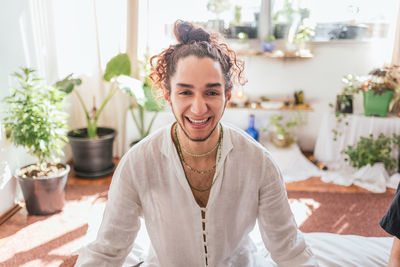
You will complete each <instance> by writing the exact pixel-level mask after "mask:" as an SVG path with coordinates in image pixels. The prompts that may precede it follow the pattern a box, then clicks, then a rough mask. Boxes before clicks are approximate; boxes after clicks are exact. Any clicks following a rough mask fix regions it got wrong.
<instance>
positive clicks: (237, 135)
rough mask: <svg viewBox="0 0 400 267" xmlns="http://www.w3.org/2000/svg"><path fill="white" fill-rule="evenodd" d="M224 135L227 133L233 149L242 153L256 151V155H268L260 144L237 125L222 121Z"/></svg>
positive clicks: (266, 150)
mask: <svg viewBox="0 0 400 267" xmlns="http://www.w3.org/2000/svg"><path fill="white" fill-rule="evenodd" d="M222 125H223V129H224V135H226V136H228V135H229V140H230V142H231V143H232V146H233V149H234V150H237V151H241V152H242V153H256V154H257V155H263V154H265V155H266V156H269V151H268V149H267V148H266V147H264V146H263V145H262V144H260V143H259V142H257V141H256V140H254V139H253V138H252V137H251V136H249V135H248V134H247V133H246V132H245V131H244V130H242V129H240V128H239V127H237V126H235V125H232V124H229V123H223V124H222Z"/></svg>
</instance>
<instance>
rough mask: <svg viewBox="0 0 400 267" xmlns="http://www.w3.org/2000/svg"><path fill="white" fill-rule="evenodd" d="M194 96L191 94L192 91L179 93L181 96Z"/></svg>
mask: <svg viewBox="0 0 400 267" xmlns="http://www.w3.org/2000/svg"><path fill="white" fill-rule="evenodd" d="M191 94H192V92H190V91H181V92H179V95H191Z"/></svg>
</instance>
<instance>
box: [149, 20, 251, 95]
mask: <svg viewBox="0 0 400 267" xmlns="http://www.w3.org/2000/svg"><path fill="white" fill-rule="evenodd" d="M174 35H175V37H176V39H177V41H178V43H177V44H174V45H170V46H169V47H168V48H167V49H165V50H164V51H162V52H161V53H160V54H158V55H155V56H153V57H151V59H150V65H151V73H150V75H149V77H150V79H151V81H152V82H153V85H154V86H155V87H156V88H159V89H158V90H159V91H158V95H162V90H163V89H166V90H167V91H168V93H170V92H171V85H170V80H171V77H172V76H173V75H174V74H175V72H176V64H177V62H178V61H179V59H181V58H185V57H187V56H190V55H193V56H196V57H199V58H204V57H209V58H211V59H213V60H215V61H218V62H219V63H220V65H221V69H222V73H223V75H224V80H225V93H227V92H229V91H230V90H231V89H232V87H233V84H240V85H244V84H245V83H246V82H247V80H246V78H245V77H244V76H243V70H244V62H243V61H242V60H240V59H238V58H237V57H236V53H235V52H234V51H233V50H231V49H230V48H229V47H228V45H227V44H225V43H221V42H219V38H218V37H219V36H218V35H217V34H215V33H209V32H207V31H205V30H204V29H202V28H200V27H196V26H195V25H193V24H192V23H190V22H186V21H182V20H177V21H176V22H175V24H174Z"/></svg>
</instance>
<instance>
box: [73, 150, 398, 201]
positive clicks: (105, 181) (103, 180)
mask: <svg viewBox="0 0 400 267" xmlns="http://www.w3.org/2000/svg"><path fill="white" fill-rule="evenodd" d="M114 162H115V165H117V164H118V162H119V159H118V158H115V159H114ZM111 179H112V174H110V175H108V176H105V177H100V178H96V179H84V178H79V177H76V176H75V175H74V173H73V171H71V172H70V173H69V177H68V181H67V184H82V185H84V184H86V185H88V184H91V185H109V184H110V183H111ZM286 189H287V190H288V191H313V192H342V193H359V192H369V191H368V190H366V189H364V188H361V187H358V186H356V185H351V186H341V185H337V184H334V183H325V182H323V181H322V180H321V179H320V177H311V178H309V179H307V180H304V181H299V182H291V183H286ZM395 192H396V190H395V189H389V188H388V189H387V190H386V192H385V193H387V194H393V193H395Z"/></svg>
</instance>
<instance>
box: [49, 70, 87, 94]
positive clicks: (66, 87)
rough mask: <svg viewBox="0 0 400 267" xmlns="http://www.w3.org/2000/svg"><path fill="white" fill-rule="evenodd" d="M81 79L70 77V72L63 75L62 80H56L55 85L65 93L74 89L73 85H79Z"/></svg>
mask: <svg viewBox="0 0 400 267" xmlns="http://www.w3.org/2000/svg"><path fill="white" fill-rule="evenodd" d="M81 83H82V80H81V79H77V78H72V73H71V74H69V75H68V76H67V77H65V78H64V79H63V80H61V81H58V82H56V84H55V86H56V87H58V88H59V89H60V90H61V91H63V92H65V93H66V94H69V93H71V92H72V91H73V90H74V87H75V85H80V84H81Z"/></svg>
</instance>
